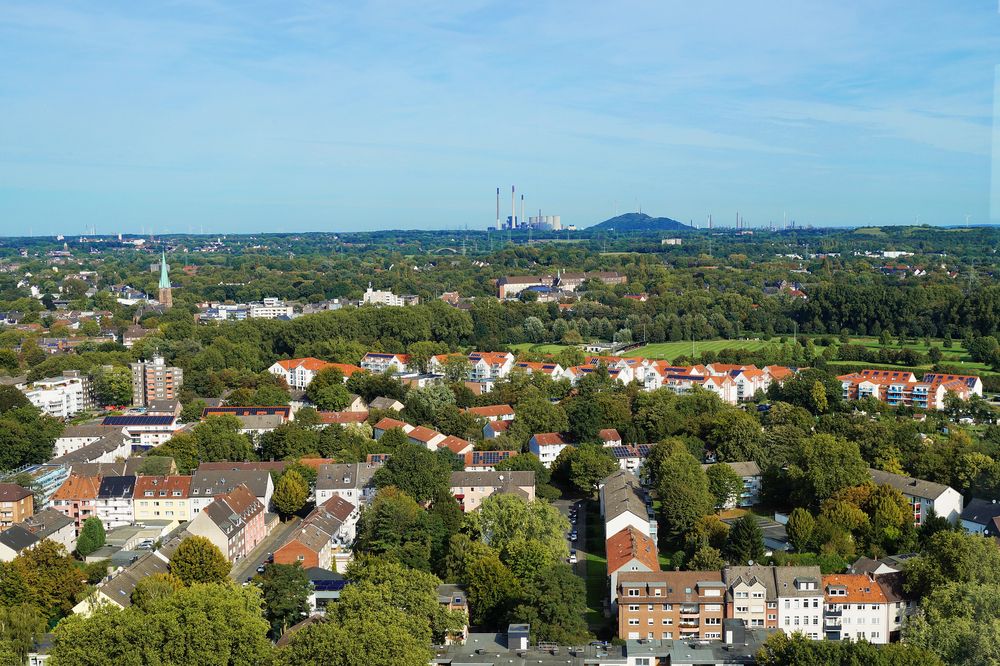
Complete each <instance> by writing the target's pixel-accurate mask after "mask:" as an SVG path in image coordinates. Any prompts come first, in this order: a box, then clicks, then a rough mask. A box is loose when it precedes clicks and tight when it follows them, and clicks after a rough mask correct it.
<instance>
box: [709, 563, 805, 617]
mask: <svg viewBox="0 0 1000 666" xmlns="http://www.w3.org/2000/svg"><path fill="white" fill-rule="evenodd" d="M722 580H723V581H724V582H725V583H726V617H732V618H736V619H738V620H742V621H743V622H745V623H746V626H748V627H750V628H755V627H765V628H775V627H777V626H778V590H777V587H776V585H775V580H774V568H773V567H769V566H761V565H759V564H758V565H752V566H728V567H726V568H725V569H723V570H722ZM817 629H818V627H817Z"/></svg>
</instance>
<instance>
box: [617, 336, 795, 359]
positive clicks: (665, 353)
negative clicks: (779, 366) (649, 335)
mask: <svg viewBox="0 0 1000 666" xmlns="http://www.w3.org/2000/svg"><path fill="white" fill-rule="evenodd" d="M777 344H780V343H779V342H778V338H774V339H773V340H771V341H770V342H766V341H764V340H696V341H695V343H694V345H693V347H692V345H691V341H690V340H687V341H678V342H654V343H653V344H649V345H645V346H642V347H639V348H638V349H633V350H632V351H630V352H628V353H627V354H626V355H627V356H641V357H643V358H662V359H667V360H670V359H674V358H677V357H678V356H690V355H691V350H692V348H693V349H694V353H695V355H697V354H700V353H701V352H705V351H714V352H718V351H720V350H722V349H748V350H750V351H756V350H758V349H763V348H764V347H767V346H768V345H777Z"/></svg>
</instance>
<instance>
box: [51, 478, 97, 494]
mask: <svg viewBox="0 0 1000 666" xmlns="http://www.w3.org/2000/svg"><path fill="white" fill-rule="evenodd" d="M100 487H101V479H100V477H97V476H77V475H76V474H71V475H70V477H69V478H68V479H66V481H64V482H63V484H62V485H61V486H59V489H58V490H56V492H55V493H54V494H53V495H52V499H54V500H94V499H97V491H98V489H99V488H100Z"/></svg>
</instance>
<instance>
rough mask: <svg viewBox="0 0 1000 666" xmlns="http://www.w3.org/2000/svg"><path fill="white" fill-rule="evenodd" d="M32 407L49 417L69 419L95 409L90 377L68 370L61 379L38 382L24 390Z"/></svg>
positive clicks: (77, 371)
mask: <svg viewBox="0 0 1000 666" xmlns="http://www.w3.org/2000/svg"><path fill="white" fill-rule="evenodd" d="M24 396H25V397H26V398H27V399H28V401H29V402H31V404H32V405H34V406H35V407H37V408H38V409H40V410H42V411H43V412H45V413H46V414H48V415H49V416H54V417H56V418H59V419H68V418H70V417H72V416H75V415H76V414H79V413H80V412H85V411H89V410H91V409H93V408H94V406H95V402H94V389H93V387H92V384H91V381H90V377H89V376H87V375H85V374H82V373H81V372H80V371H79V370H66V371H64V372H63V373H62V375H61V376H59V377H50V378H47V379H39V380H36V381H35V382H34V383H33V384H32V385H31V386H30V387H29V388H27V389H25V390H24Z"/></svg>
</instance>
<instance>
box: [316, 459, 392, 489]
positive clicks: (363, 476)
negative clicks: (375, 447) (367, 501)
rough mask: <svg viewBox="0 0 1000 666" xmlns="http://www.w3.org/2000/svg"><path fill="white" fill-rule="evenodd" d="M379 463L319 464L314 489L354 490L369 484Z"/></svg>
mask: <svg viewBox="0 0 1000 666" xmlns="http://www.w3.org/2000/svg"><path fill="white" fill-rule="evenodd" d="M379 467H380V465H378V464H368V463H333V464H330V465H320V466H319V471H318V472H317V475H316V490H354V489H358V488H364V487H366V486H368V485H370V484H371V482H372V477H373V476H374V475H375V472H376V470H378V468H379Z"/></svg>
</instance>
